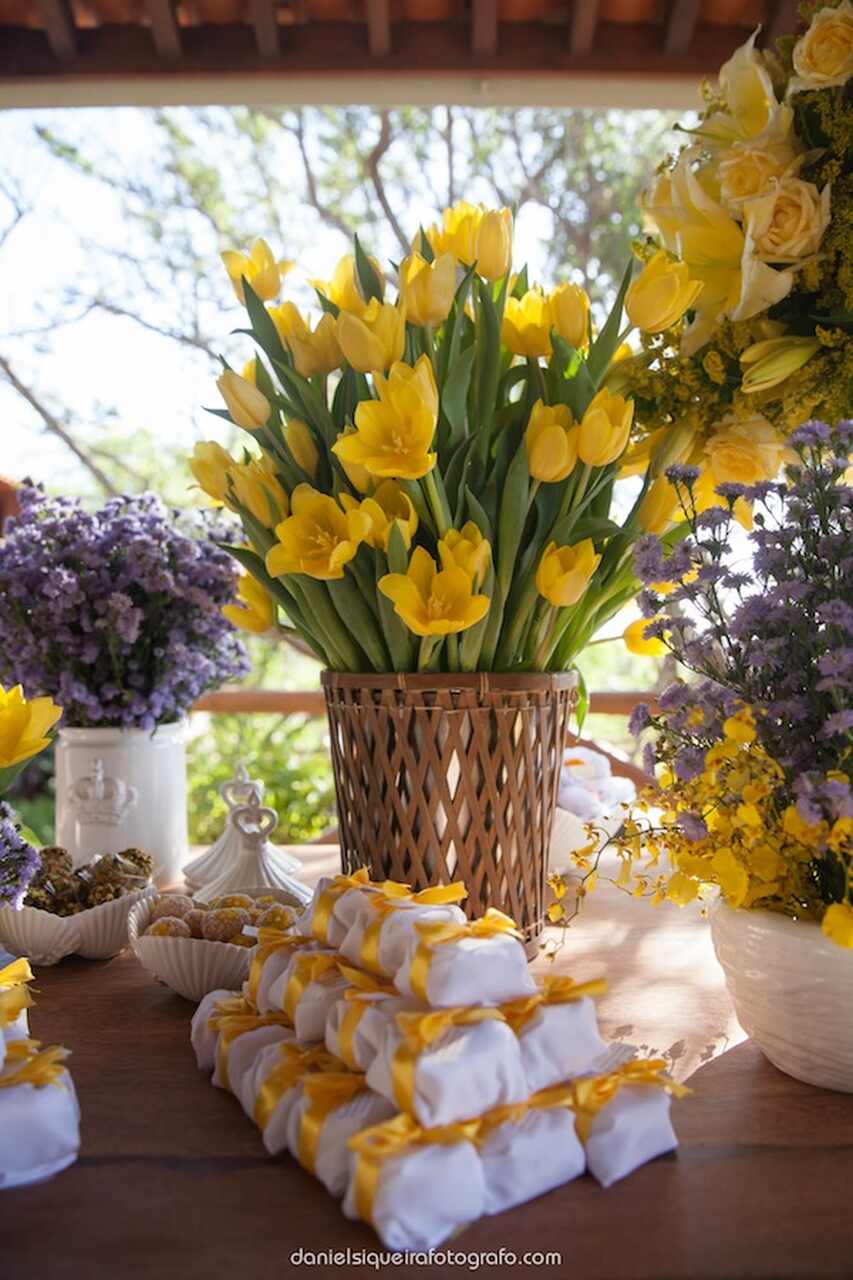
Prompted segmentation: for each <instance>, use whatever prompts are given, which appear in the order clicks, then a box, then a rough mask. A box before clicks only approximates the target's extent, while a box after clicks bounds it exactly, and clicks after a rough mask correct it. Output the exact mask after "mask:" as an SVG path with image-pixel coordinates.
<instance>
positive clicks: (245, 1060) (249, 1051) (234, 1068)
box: [213, 1014, 296, 1103]
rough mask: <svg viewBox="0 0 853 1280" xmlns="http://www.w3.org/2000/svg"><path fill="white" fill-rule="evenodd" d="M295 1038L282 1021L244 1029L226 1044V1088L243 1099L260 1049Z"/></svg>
mask: <svg viewBox="0 0 853 1280" xmlns="http://www.w3.org/2000/svg"><path fill="white" fill-rule="evenodd" d="M258 1016H259V1017H261V1018H263V1019H264V1020H266V1018H268V1017H269V1016H270V1015H268V1014H259V1015H258ZM295 1039H296V1035H295V1034H294V1031H293V1028H292V1027H288V1026H285V1024H284V1022H272V1023H271V1022H266V1021H265V1022H264V1025H263V1026H259V1027H255V1028H254V1029H253V1030H252V1031H245V1032H244V1033H243V1034H242V1035H239V1036H237V1037H236V1038H235V1039H234V1040H232V1041H231V1043H230V1045H229V1046H228V1051H227V1058H228V1088H229V1089H230V1090H231V1092H232V1093H233V1094H234V1097H235V1098H238V1099H239V1100H240V1102H241V1103H242V1101H243V1093H244V1089H245V1087H246V1083H247V1081H248V1079H249V1075H250V1072H251V1069H252V1067H253V1066H254V1064H255V1060H256V1058H257V1056H258V1054H259V1053H260V1052H261V1050H262V1049H265V1048H266V1047H267V1045H270V1044H281V1043H282V1042H283V1041H292V1040H295ZM216 1083H217V1080H216V1076H214V1077H213V1084H216Z"/></svg>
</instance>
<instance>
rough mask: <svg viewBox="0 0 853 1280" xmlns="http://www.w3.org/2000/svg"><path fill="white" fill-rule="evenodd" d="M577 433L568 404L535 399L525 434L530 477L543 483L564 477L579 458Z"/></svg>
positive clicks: (551, 482)
mask: <svg viewBox="0 0 853 1280" xmlns="http://www.w3.org/2000/svg"><path fill="white" fill-rule="evenodd" d="M579 435H580V432H579V430H578V427H577V424H576V423H575V420H574V418H573V417H572V412H571V410H570V409H569V408H568V406H567V405H564V404H554V405H551V404H543V403H542V401H541V400H537V401H536V403H535V405H534V406H533V409H532V410H531V413H530V419H529V421H528V423H527V430H526V432H525V435H524V442H525V446H526V448H527V465H528V467H529V468H530V474H531V476H532V477H533V479H534V480H541V481H543V482H544V483H545V484H553V483H555V482H556V481H558V480H565V478H566V476H568V475H570V474H571V472H572V471H573V470H574V467H575V463H576V462H577V460H578V437H579Z"/></svg>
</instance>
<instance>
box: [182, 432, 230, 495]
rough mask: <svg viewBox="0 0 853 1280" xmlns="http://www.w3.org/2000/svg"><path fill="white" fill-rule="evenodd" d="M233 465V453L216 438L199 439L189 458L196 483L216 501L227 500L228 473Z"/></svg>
mask: <svg viewBox="0 0 853 1280" xmlns="http://www.w3.org/2000/svg"><path fill="white" fill-rule="evenodd" d="M233 465H234V459H233V458H232V457H231V454H230V453H229V452H228V450H227V449H223V448H222V445H221V444H217V443H216V441H215V440H199V442H198V443H197V444H196V445H195V447H194V448H193V451H192V456H191V457H190V458H189V468H190V471H191V472H192V474H193V478H194V480H195V482H196V484H197V485H198V487H199V489H201V490H202V492H203V493H206V494H207V496H208V498H211V499H212V500H213V501H214V502H226V501H227V498H228V474H229V471H230V469H231V467H232V466H233Z"/></svg>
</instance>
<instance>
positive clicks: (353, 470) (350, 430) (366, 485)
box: [332, 426, 373, 493]
mask: <svg viewBox="0 0 853 1280" xmlns="http://www.w3.org/2000/svg"><path fill="white" fill-rule="evenodd" d="M354 435H355V427H352V426H346V427H344V429H343V431H342V432H341V434H340V435H339V436H338V440H346V439H348V438H349V437H351V436H354ZM335 443H336V444H337V440H336V441H335ZM332 452H333V453H335V454H337V458H338V461H339V462H340V464H341V466H342V467H343V469H344V475H345V476H346V478H347V480H349V482H350V484H351V485H352V487H353V489H355V490H357V492H358V493H367V492H368V490H369V489H370V486H371V485H372V483H373V477H372V476H371V474H370V472H369V471H368V470H367V467H365V466H362V464H361V463H360V462H348V461H347V460H346V458H344V457H342V456H341V455H340V454H339V453H338V451H337V449H335V448H333V449H332Z"/></svg>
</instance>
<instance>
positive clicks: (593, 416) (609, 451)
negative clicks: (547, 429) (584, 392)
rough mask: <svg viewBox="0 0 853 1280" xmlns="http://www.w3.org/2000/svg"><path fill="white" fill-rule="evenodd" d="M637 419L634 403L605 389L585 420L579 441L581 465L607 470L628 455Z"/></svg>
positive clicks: (594, 401)
mask: <svg viewBox="0 0 853 1280" xmlns="http://www.w3.org/2000/svg"><path fill="white" fill-rule="evenodd" d="M633 419H634V401H633V400H626V399H624V397H623V396H617V395H614V394H613V392H612V391H608V390H607V388H606V387H602V388H601V390H600V391H599V392H597V394H596V395H594V396H593V398H592V400H591V401H590V404H589V407H588V409H587V411H586V413H585V414H584V415H583V418H582V420H581V426H580V436H579V438H578V454H579V456H580V460H581V462H585V463H586V464H587V465H588V466H591V467H606V466H607V464H608V463H609V462H615V461H616V459H617V458H619V457H621V456H622V454H623V453H624V452H625V446H626V445H627V443H628V436H629V435H630V434H631V423H632V422H633Z"/></svg>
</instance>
